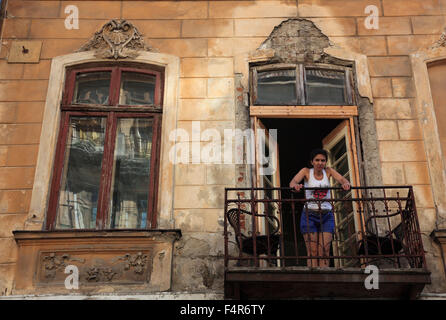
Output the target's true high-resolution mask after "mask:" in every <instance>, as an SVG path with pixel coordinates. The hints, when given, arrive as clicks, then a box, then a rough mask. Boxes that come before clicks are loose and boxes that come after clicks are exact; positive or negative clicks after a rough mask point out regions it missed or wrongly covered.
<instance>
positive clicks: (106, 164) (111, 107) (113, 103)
mask: <svg viewBox="0 0 446 320" xmlns="http://www.w3.org/2000/svg"><path fill="white" fill-rule="evenodd" d="M97 71H110V72H111V79H110V91H109V97H110V98H109V101H108V104H107V105H95V104H77V103H76V104H73V103H71V101H72V98H73V94H74V88H75V82H76V81H75V80H76V75H77V74H79V73H90V72H97ZM122 72H135V73H141V74H150V75H155V76H156V84H155V97H154V104H153V105H136V106H135V105H131V106H130V105H119V104H118V102H119V88H120V84H121V79H122ZM163 80H164V73H163V72H162V71H158V70H152V69H147V68H144V69H140V68H135V67H126V66H104V67H96V66H94V67H90V68H88V67H85V68H76V69H71V70H67V76H66V81H65V91H64V95H63V99H62V104H61V118H60V130H59V135H58V141H57V146H56V156H55V161H54V167H53V177H52V182H51V187H50V197H49V203H48V209H47V218H46V224H45V229H46V230H50V231H51V230H55V229H56V220H57V211H58V202H59V195H60V187H61V182H62V174H63V167H64V160H65V159H64V158H65V150H66V144H67V138H68V129H69V121H70V117H72V116H86V117H105V118H106V129H105V139H104V153H103V158H102V164H101V180H100V185H99V193H98V204H97V216H96V228H95V229H94V230H104V229H105V228H106V226H107V225H108V224H109V221H108V212H109V209H110V208H109V203H110V201H109V200H110V191H111V181H112V178H113V176H112V175H113V172H112V171H113V170H112V166H113V159H114V151H115V141H116V134H117V131H116V128H117V122H118V119H119V118H152V119H153V121H154V122H153V135H152V149H151V158H150V182H149V185H148V186H147V188H148V199H147V200H148V202H147V225H146V228H144V229H155V228H156V227H157V214H156V207H157V198H158V197H157V196H158V176H159V166H160V163H159V158H160V148H161V143H160V140H161V122H162V97H163V94H162V93H163V86H162V84H163ZM64 230H65V229H64ZM82 230H87V229H82ZM116 230H118V229H116ZM138 230H140V229H138Z"/></svg>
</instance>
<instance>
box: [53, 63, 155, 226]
mask: <svg viewBox="0 0 446 320" xmlns="http://www.w3.org/2000/svg"><path fill="white" fill-rule="evenodd" d="M162 79H163V73H162V70H147V69H138V68H134V67H117V66H105V67H90V68H83V69H72V70H68V71H67V78H66V86H65V92H64V97H63V100H62V101H63V103H62V106H61V107H62V112H61V126H60V130H59V131H60V132H59V138H58V146H57V151H56V159H55V166H54V171H53V180H52V185H51V195H50V201H49V206H48V213H47V229H50V230H52V229H147V228H154V227H156V214H155V206H156V194H157V172H158V158H159V156H158V153H159V139H160V126H161V115H162V99H161V97H162V85H161V84H162Z"/></svg>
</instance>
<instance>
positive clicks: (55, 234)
mask: <svg viewBox="0 0 446 320" xmlns="http://www.w3.org/2000/svg"><path fill="white" fill-rule="evenodd" d="M12 233H13V234H14V238H15V240H16V241H17V242H21V241H26V240H34V241H35V240H48V239H70V238H76V239H88V238H153V237H159V236H161V237H171V238H172V240H179V239H180V238H181V236H182V234H181V230H180V229H153V230H136V229H107V230H53V231H35V230H14V231H13V232H12Z"/></svg>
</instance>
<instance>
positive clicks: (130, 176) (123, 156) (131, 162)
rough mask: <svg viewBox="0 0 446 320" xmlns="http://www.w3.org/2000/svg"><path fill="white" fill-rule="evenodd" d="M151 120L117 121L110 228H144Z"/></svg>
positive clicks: (151, 130)
mask: <svg viewBox="0 0 446 320" xmlns="http://www.w3.org/2000/svg"><path fill="white" fill-rule="evenodd" d="M152 134H153V119H147V118H134V119H129V118H120V119H118V125H117V134H116V145H115V152H114V163H113V181H112V190H111V193H110V194H111V197H112V199H111V200H110V202H111V206H110V214H111V219H110V221H111V228H146V227H147V201H148V198H149V186H150V160H151V153H152Z"/></svg>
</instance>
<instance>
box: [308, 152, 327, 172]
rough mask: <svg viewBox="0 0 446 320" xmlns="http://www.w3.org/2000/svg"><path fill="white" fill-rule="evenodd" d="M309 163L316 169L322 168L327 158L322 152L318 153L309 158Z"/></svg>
mask: <svg viewBox="0 0 446 320" xmlns="http://www.w3.org/2000/svg"><path fill="white" fill-rule="evenodd" d="M311 164H312V165H313V168H315V169H316V170H322V169H324V168H325V166H326V165H327V158H325V156H324V155H323V154H318V155H316V156H315V157H314V158H313V160H311Z"/></svg>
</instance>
